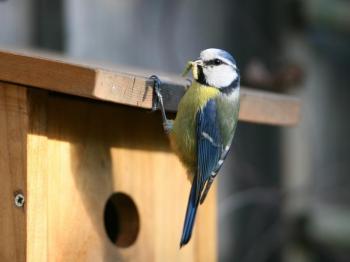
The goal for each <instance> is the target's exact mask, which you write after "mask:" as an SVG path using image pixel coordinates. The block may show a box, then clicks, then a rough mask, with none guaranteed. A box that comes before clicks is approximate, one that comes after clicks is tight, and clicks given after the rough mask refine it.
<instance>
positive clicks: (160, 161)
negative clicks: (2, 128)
mask: <svg viewBox="0 0 350 262" xmlns="http://www.w3.org/2000/svg"><path fill="white" fill-rule="evenodd" d="M39 98H40V96H39V95H36V96H33V94H31V95H30V101H32V102H30V105H31V106H30V108H31V116H32V117H33V118H34V119H36V120H35V122H34V123H33V124H32V125H31V127H30V134H29V138H28V140H29V142H28V143H29V144H28V145H29V149H28V152H31V154H33V155H35V156H29V155H28V161H30V162H31V163H30V164H28V170H29V172H28V176H31V178H28V181H30V182H29V185H28V194H29V196H30V200H31V202H33V201H35V202H36V203H31V204H30V206H28V208H30V210H31V214H29V220H28V223H29V225H30V227H33V228H32V229H28V234H29V235H31V237H28V241H29V239H30V238H31V240H32V241H34V243H28V248H29V247H30V248H31V249H33V250H32V251H28V252H27V254H28V256H29V257H31V260H30V261H46V256H47V258H48V261H216V255H217V254H216V246H215V245H213V244H212V242H208V241H206V240H205V239H207V238H210V239H213V240H214V241H215V239H216V236H215V232H216V209H215V208H216V196H215V187H214V188H213V192H212V193H210V195H209V197H208V199H207V201H206V203H205V204H204V205H202V206H201V208H200V213H199V214H198V218H197V226H196V228H195V233H194V236H193V239H192V241H191V243H190V244H189V245H188V246H186V247H184V248H182V249H181V250H180V249H179V240H180V236H181V230H182V223H183V219H184V214H185V211H186V204H187V198H188V193H189V190H190V182H189V181H188V180H187V175H186V171H185V169H184V168H183V166H182V165H181V163H180V162H179V160H178V158H177V157H176V156H175V155H174V154H173V153H172V152H171V151H170V148H169V144H168V139H167V138H166V136H165V135H164V132H163V131H162V126H161V124H160V123H161V119H160V116H159V115H157V114H151V113H149V112H146V111H141V110H138V109H134V108H130V107H125V106H120V105H119V106H115V105H112V104H106V103H100V102H97V103H96V102H95V101H92V100H86V99H79V98H76V97H71V96H65V95H58V94H53V93H49V94H48V96H47V97H45V95H43V96H42V97H41V99H39ZM34 102H35V103H34ZM44 108H46V110H47V111H46V114H45V113H44ZM140 130H142V131H141V132H140ZM45 176H46V178H45ZM45 184H46V185H47V186H46V188H45ZM114 192H124V193H126V194H128V195H129V196H130V197H131V198H132V199H133V201H134V202H135V204H136V206H137V208H138V212H139V215H140V223H141V224H140V232H139V235H138V237H137V240H136V242H135V243H134V244H133V245H132V246H130V247H127V248H119V247H116V246H115V245H114V244H113V243H112V242H111V241H110V240H109V238H108V237H107V234H106V232H105V227H104V222H103V213H104V207H105V204H106V202H107V199H108V197H109V196H110V195H111V194H112V193H114ZM45 194H46V196H47V200H45V199H44V200H43V201H42V200H41V199H40V198H41V197H42V196H44V195H45ZM46 201H47V202H46ZM34 210H37V212H38V214H35V213H34ZM39 216H42V218H41V220H40V219H39ZM46 219H47V220H46ZM45 220H46V221H47V222H45ZM35 234H38V238H37V239H34V235H35ZM45 236H46V240H45ZM202 238H203V239H202ZM35 241H36V242H35ZM40 242H41V244H40ZM45 248H46V249H47V251H45V250H42V249H45Z"/></svg>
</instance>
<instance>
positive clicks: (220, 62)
mask: <svg viewBox="0 0 350 262" xmlns="http://www.w3.org/2000/svg"><path fill="white" fill-rule="evenodd" d="M221 64H222V61H221V60H220V59H215V60H214V65H221Z"/></svg>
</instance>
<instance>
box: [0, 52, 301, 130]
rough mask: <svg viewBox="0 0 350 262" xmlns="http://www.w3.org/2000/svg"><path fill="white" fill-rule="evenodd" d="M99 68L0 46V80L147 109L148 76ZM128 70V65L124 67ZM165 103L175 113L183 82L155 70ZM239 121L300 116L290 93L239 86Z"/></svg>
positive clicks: (279, 121) (284, 121)
mask: <svg viewBox="0 0 350 262" xmlns="http://www.w3.org/2000/svg"><path fill="white" fill-rule="evenodd" d="M117 70H118V71H116V70H114V69H113V70H111V69H104V68H102V67H100V66H93V65H86V64H81V63H75V62H72V61H71V60H70V59H68V62H67V59H64V58H62V59H60V57H59V56H57V55H54V56H51V55H44V56H43V55H40V54H39V55H36V54H34V53H33V52H29V53H27V52H14V51H6V50H0V81H6V82H11V83H16V84H21V85H26V86H32V87H37V88H42V89H46V90H50V91H55V92H61V93H66V94H70V95H76V96H81V97H87V98H91V99H97V100H102V101H109V102H113V103H119V104H124V105H129V106H135V107H140V108H146V109H151V108H152V104H153V80H150V79H149V75H146V73H142V72H140V71H137V70H136V72H137V73H128V72H126V73H125V72H123V71H124V70H123V69H122V70H119V69H117ZM128 71H130V69H128ZM159 77H160V79H161V80H162V93H163V96H164V104H165V107H166V109H167V110H168V111H176V109H177V105H178V102H179V100H180V99H181V97H182V96H183V94H184V92H185V89H186V85H187V84H188V82H187V81H186V80H185V79H182V78H180V77H174V76H171V75H166V74H162V73H161V74H159ZM239 118H240V120H242V121H247V122H253V123H261V124H271V125H282V126H291V125H295V124H297V123H298V122H299V120H300V101H299V99H297V98H295V97H291V96H289V95H282V94H276V93H272V92H267V91H260V90H259V91H258V90H253V89H249V88H245V87H243V88H242V89H241V109H240V115H239Z"/></svg>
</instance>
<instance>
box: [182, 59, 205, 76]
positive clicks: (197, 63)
mask: <svg viewBox="0 0 350 262" xmlns="http://www.w3.org/2000/svg"><path fill="white" fill-rule="evenodd" d="M198 66H203V61H202V60H201V59H198V60H196V61H189V62H188V63H187V66H186V68H185V70H184V72H183V73H182V76H183V77H185V76H186V75H187V74H188V72H189V71H190V70H191V69H192V75H193V78H194V79H196V80H197V79H198Z"/></svg>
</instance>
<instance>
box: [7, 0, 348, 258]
mask: <svg viewBox="0 0 350 262" xmlns="http://www.w3.org/2000/svg"><path fill="white" fill-rule="evenodd" d="M208 47H218V48H223V49H226V50H228V51H229V52H231V53H232V54H233V55H234V56H235V57H236V59H237V61H238V65H239V67H240V69H241V72H242V84H243V85H245V86H249V87H253V88H258V89H265V90H271V91H274V92H278V93H286V94H290V95H295V96H298V97H300V99H301V100H302V114H301V117H302V119H301V122H300V124H299V125H298V126H297V127H283V128H282V127H273V126H265V125H255V124H248V123H243V122H240V123H239V126H238V130H237V135H236V139H235V141H234V145H233V150H232V151H231V153H230V156H229V157H228V160H227V161H226V163H225V164H224V167H223V170H222V172H221V175H220V176H219V181H218V182H219V191H218V192H219V199H218V201H219V202H218V207H219V209H218V229H219V243H218V251H219V252H218V255H219V261H239V262H263V261H264V262H267V261H269V262H273V261H283V262H304V261H305V262H314V261H317V262H318V261H320V262H325V261H327V262H328V261H333V262H338V261H350V139H349V138H348V136H349V134H350V121H349V120H350V116H349V114H350V1H346V0H305V1H302V0H264V1H261V0H224V1H214V0H192V1H190V0H179V1H172V0H149V1H142V0H50V1H47V0H1V1H0V48H4V49H6V48H11V49H13V48H14V49H40V50H47V51H55V52H58V53H62V54H64V55H66V56H69V57H72V58H75V59H79V60H87V61H95V62H101V63H109V64H111V63H112V64H117V65H122V66H128V67H135V68H140V69H146V70H148V71H155V72H156V71H163V72H169V73H174V74H180V72H181V71H182V69H183V66H184V64H185V63H186V61H187V60H189V59H191V58H196V57H197V56H198V54H199V51H200V50H202V49H205V48H208ZM208 241H210V239H208Z"/></svg>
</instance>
